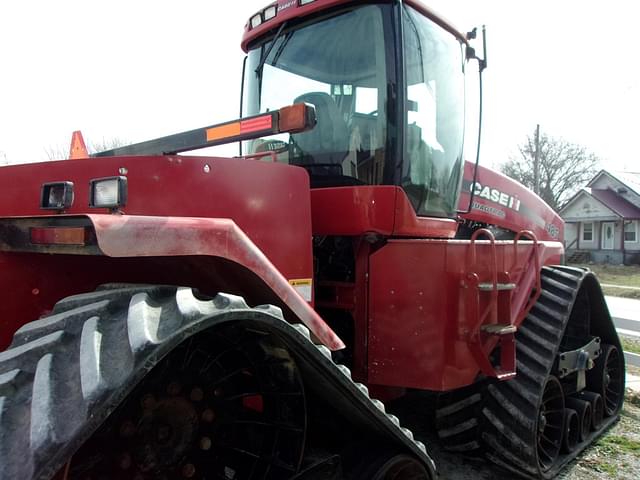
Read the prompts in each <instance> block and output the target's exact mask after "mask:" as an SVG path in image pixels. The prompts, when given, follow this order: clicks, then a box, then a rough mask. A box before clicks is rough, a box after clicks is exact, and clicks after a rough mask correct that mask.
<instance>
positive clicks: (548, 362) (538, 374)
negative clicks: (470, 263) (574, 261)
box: [436, 267, 617, 479]
mask: <svg viewBox="0 0 640 480" xmlns="http://www.w3.org/2000/svg"><path fill="white" fill-rule="evenodd" d="M587 273H588V272H586V271H584V270H582V269H576V268H570V267H544V268H543V269H542V292H541V295H540V298H539V299H538V301H537V302H536V304H535V305H534V306H533V308H532V309H531V311H530V312H529V314H528V316H527V317H526V319H525V320H524V322H523V323H522V325H521V326H520V327H519V328H518V332H517V333H516V367H517V372H518V375H517V376H516V378H515V379H513V380H509V381H505V382H483V383H482V384H480V385H478V386H476V387H472V390H470V389H466V390H461V391H459V392H453V394H446V395H445V396H443V399H442V400H443V401H442V402H441V405H442V406H440V407H439V408H438V410H437V411H436V422H437V427H438V428H439V432H438V434H439V436H440V439H441V441H442V443H443V445H444V446H445V448H447V449H448V450H451V451H465V452H469V451H472V450H474V449H475V450H479V449H482V450H484V453H485V455H486V456H487V458H488V459H489V460H491V461H492V462H494V463H496V464H497V465H500V466H501V467H503V468H506V469H508V470H510V471H512V472H514V473H516V474H518V475H519V476H522V477H525V478H536V479H537V478H553V477H554V476H555V475H556V474H557V473H558V471H559V470H560V469H561V468H562V467H563V466H564V465H566V464H567V463H568V462H569V461H571V460H572V459H574V458H575V457H576V456H577V455H578V454H579V453H580V452H581V451H582V450H584V448H586V447H587V446H588V445H589V444H590V443H592V442H593V440H594V439H595V438H596V437H597V436H598V435H600V434H601V433H602V432H604V430H606V428H608V426H610V425H611V424H612V423H613V422H615V421H616V420H617V415H614V416H613V417H610V418H608V419H606V421H605V422H604V424H603V426H602V428H601V429H600V430H598V431H597V432H594V433H592V434H591V435H590V436H589V438H588V439H587V440H586V441H585V442H583V443H581V444H579V445H578V448H576V450H575V451H574V452H573V453H571V454H569V455H562V456H561V457H560V458H559V459H558V461H557V462H556V464H555V465H554V466H553V467H552V468H551V469H550V470H548V471H547V472H540V471H539V468H538V458H537V448H536V447H537V443H536V442H537V440H536V433H535V428H536V418H537V415H538V408H539V403H540V400H541V395H542V391H543V388H544V385H545V382H546V379H547V377H548V376H549V374H550V373H551V369H552V368H553V365H554V361H555V359H556V356H557V354H558V349H559V346H560V343H561V340H562V337H563V335H564V331H565V328H566V326H567V322H568V319H569V316H570V313H571V309H572V307H573V303H574V301H575V299H576V296H577V294H578V291H579V288H580V286H581V284H582V281H583V280H584V278H585V276H586V275H587Z"/></svg>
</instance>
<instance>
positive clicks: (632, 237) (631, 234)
mask: <svg viewBox="0 0 640 480" xmlns="http://www.w3.org/2000/svg"><path fill="white" fill-rule="evenodd" d="M637 230H638V222H637V221H635V220H634V221H632V222H629V223H625V224H624V241H625V242H636V241H637V239H638V232H637Z"/></svg>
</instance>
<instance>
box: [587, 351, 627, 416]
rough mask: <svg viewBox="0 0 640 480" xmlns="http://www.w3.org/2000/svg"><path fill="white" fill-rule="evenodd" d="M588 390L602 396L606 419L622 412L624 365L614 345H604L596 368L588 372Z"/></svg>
mask: <svg viewBox="0 0 640 480" xmlns="http://www.w3.org/2000/svg"><path fill="white" fill-rule="evenodd" d="M587 389H588V390H590V391H592V392H596V393H599V394H600V395H601V396H602V401H603V403H604V416H605V417H610V416H611V415H614V414H615V413H617V412H618V411H619V410H620V407H621V406H622V400H623V397H624V363H623V360H622V356H621V355H620V351H619V350H618V349H617V348H616V347H615V346H614V345H602V353H601V354H600V356H599V357H598V358H597V359H596V364H595V366H594V367H593V368H592V369H591V370H589V371H588V372H587Z"/></svg>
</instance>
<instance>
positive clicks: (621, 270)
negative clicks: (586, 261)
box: [579, 264, 640, 299]
mask: <svg viewBox="0 0 640 480" xmlns="http://www.w3.org/2000/svg"><path fill="white" fill-rule="evenodd" d="M579 266H581V267H587V268H589V269H591V270H592V271H593V272H594V273H595V274H596V276H597V277H598V280H600V283H607V284H611V285H616V286H615V287H609V286H607V287H602V290H603V291H604V294H605V295H613V296H616V297H626V298H639V299H640V290H633V289H628V288H624V287H636V288H640V265H607V264H593V265H579Z"/></svg>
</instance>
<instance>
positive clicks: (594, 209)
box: [561, 192, 618, 222]
mask: <svg viewBox="0 0 640 480" xmlns="http://www.w3.org/2000/svg"><path fill="white" fill-rule="evenodd" d="M561 215H562V218H563V219H564V221H565V222H571V221H581V220H585V221H586V220H617V219H618V215H616V213H615V212H613V211H612V210H609V209H608V208H607V207H605V206H604V205H603V204H602V203H600V202H599V201H598V200H596V199H595V198H593V197H592V196H591V195H589V194H588V193H586V192H581V193H579V194H578V195H577V196H576V198H574V199H573V201H572V202H571V204H570V205H567V206H566V207H565V208H563V209H562V213H561Z"/></svg>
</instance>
